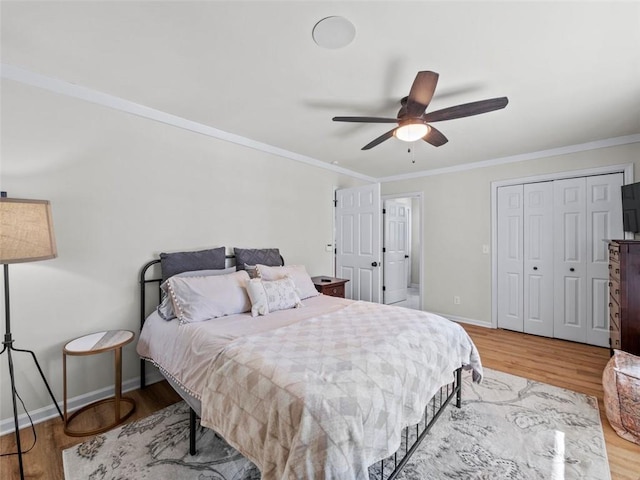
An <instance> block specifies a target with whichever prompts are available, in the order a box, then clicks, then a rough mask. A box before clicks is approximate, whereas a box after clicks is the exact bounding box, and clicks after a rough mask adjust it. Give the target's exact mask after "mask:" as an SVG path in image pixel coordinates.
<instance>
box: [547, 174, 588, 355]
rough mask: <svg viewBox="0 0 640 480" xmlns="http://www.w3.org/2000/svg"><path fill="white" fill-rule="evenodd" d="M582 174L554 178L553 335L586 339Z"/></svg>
mask: <svg viewBox="0 0 640 480" xmlns="http://www.w3.org/2000/svg"><path fill="white" fill-rule="evenodd" d="M586 183H587V181H586V179H585V178H570V179H567V180H556V181H555V182H554V188H553V190H554V191H553V194H554V205H555V206H554V210H555V212H554V232H555V241H554V244H555V245H554V256H555V279H554V285H555V295H554V297H555V298H554V329H553V332H554V336H555V337H556V338H563V339H565V340H573V341H576V342H583V343H584V342H586V340H587V318H586V314H587V312H586V310H587V301H586V299H587V284H586V283H587V261H586V250H587V238H586V237H587V235H586V234H587V229H586V210H585V198H586V197H585V188H586Z"/></svg>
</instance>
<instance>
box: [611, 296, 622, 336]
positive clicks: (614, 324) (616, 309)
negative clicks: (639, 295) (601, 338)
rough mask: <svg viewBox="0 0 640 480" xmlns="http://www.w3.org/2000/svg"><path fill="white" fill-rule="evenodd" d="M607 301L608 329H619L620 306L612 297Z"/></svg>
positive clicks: (617, 330) (616, 330)
mask: <svg viewBox="0 0 640 480" xmlns="http://www.w3.org/2000/svg"><path fill="white" fill-rule="evenodd" d="M610 300H611V301H610V302H609V330H610V331H615V332H619V331H620V306H619V305H618V302H616V301H615V300H614V299H610Z"/></svg>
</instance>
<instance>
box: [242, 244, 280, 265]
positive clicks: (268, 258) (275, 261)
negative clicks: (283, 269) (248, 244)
mask: <svg viewBox="0 0 640 480" xmlns="http://www.w3.org/2000/svg"><path fill="white" fill-rule="evenodd" d="M233 251H234V253H235V256H236V269H237V270H244V269H245V267H244V265H245V264H247V265H257V264H258V263H259V264H261V265H267V266H270V267H279V266H281V265H283V264H284V263H283V261H282V257H281V256H280V250H278V249H277V248H234V249H233Z"/></svg>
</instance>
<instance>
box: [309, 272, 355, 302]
mask: <svg viewBox="0 0 640 480" xmlns="http://www.w3.org/2000/svg"><path fill="white" fill-rule="evenodd" d="M311 280H312V281H313V284H314V285H315V287H316V290H318V291H319V292H320V293H323V294H325V295H329V296H331V297H340V298H344V284H345V283H347V282H348V281H349V280H347V279H345V278H335V277H327V276H324V275H323V276H319V277H311Z"/></svg>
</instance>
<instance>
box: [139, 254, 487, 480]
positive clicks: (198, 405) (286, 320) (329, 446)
mask: <svg viewBox="0 0 640 480" xmlns="http://www.w3.org/2000/svg"><path fill="white" fill-rule="evenodd" d="M233 259H234V257H233V256H230V255H225V261H226V262H227V264H228V263H229V262H233ZM159 262H160V260H154V261H151V262H149V263H147V264H146V265H145V266H144V267H143V269H142V271H141V274H140V285H141V333H140V337H139V341H138V346H137V351H138V354H139V355H140V357H141V387H142V388H144V382H145V362H146V361H149V362H151V363H152V364H154V365H155V366H157V367H158V368H159V370H160V371H161V373H162V374H163V375H164V377H165V378H166V379H167V380H168V381H169V383H170V384H171V385H172V387H173V388H174V389H175V390H176V391H177V392H178V393H179V394H180V396H181V397H182V398H184V399H185V401H186V402H187V403H188V404H189V406H190V407H191V425H190V426H191V435H190V438H191V441H190V451H191V453H194V452H195V447H196V446H195V429H196V420H197V418H198V417H199V418H200V423H201V425H202V426H205V427H207V428H211V429H213V430H214V431H215V432H216V433H217V434H219V435H220V436H221V437H223V438H224V439H225V440H226V441H227V442H228V443H229V444H230V445H232V446H233V447H234V448H236V449H237V450H238V451H239V452H240V453H242V454H243V455H244V456H245V457H247V458H249V459H250V460H251V461H252V462H253V463H255V464H256V465H257V467H258V468H259V469H260V471H261V474H262V478H263V479H264V480H272V479H278V480H279V479H285V478H286V479H289V478H296V479H318V478H340V479H345V480H346V479H354V480H355V479H357V480H365V479H369V478H376V479H377V478H380V479H381V480H390V479H393V478H396V477H397V476H398V475H399V474H400V472H401V471H402V469H403V467H404V466H405V464H406V463H407V461H408V460H409V458H410V457H411V455H412V454H413V452H414V451H415V450H416V449H417V448H418V445H419V444H420V442H421V441H422V440H423V439H424V438H425V436H427V435H428V432H429V430H430V429H431V427H432V425H433V424H434V423H435V422H436V420H437V419H438V418H439V417H440V415H441V414H442V412H443V411H444V409H445V407H446V406H447V405H448V404H449V403H451V402H454V403H455V405H456V406H457V407H458V408H460V406H461V376H462V370H463V369H468V370H471V371H472V375H473V379H474V381H478V382H479V381H480V380H481V378H482V366H481V362H480V358H479V355H478V352H477V350H476V348H475V346H474V345H473V342H472V341H471V339H470V338H469V337H468V335H467V334H466V332H465V331H464V329H462V328H461V327H460V326H459V325H457V324H455V323H453V322H450V321H448V320H446V319H444V318H442V317H439V316H437V315H433V314H430V313H427V312H421V311H415V310H408V309H404V308H400V307H393V306H387V305H380V304H373V303H369V302H359V301H352V300H348V299H341V298H336V297H329V296H325V295H319V294H317V292H316V294H315V295H314V294H312V293H310V292H309V291H308V288H309V286H308V284H305V285H304V287H305V288H296V289H295V291H296V292H300V291H301V290H302V291H305V289H306V291H307V293H308V295H309V296H307V297H305V298H304V299H302V300H301V301H299V302H298V303H299V304H301V305H302V306H301V308H283V309H276V310H275V311H273V310H272V311H269V312H268V315H256V316H252V312H251V310H250V311H244V312H242V313H233V314H225V315H219V316H217V317H216V318H211V319H205V320H204V321H195V322H189V321H187V322H185V321H183V317H179V318H174V319H171V320H166V319H164V318H162V317H161V315H160V314H159V313H158V310H159V309H155V310H154V311H153V312H152V313H151V314H150V315H147V312H148V310H149V302H148V296H147V295H146V293H145V291H146V290H147V287H148V286H149V285H152V284H157V285H159V284H160V283H161V282H162V280H163V279H162V278H158V275H150V276H151V278H147V277H148V272H150V271H153V269H154V268H157V267H155V266H156V265H157V264H158V263H159ZM281 263H282V264H283V263H284V262H283V261H282V262H281ZM227 264H225V265H223V267H226V266H227ZM243 265H244V264H243ZM246 266H247V267H248V265H246ZM269 268H271V270H269ZM287 268H289V270H286V269H287ZM293 268H298V267H294V266H290V267H264V270H262V271H263V272H272V273H273V272H280V271H281V270H286V271H287V272H291V271H292V270H290V269H293ZM195 270H199V268H196V269H195ZM220 270H223V269H220ZM230 270H233V269H227V270H225V272H229V271H230ZM297 271H298V270H296V272H297ZM221 273H222V272H221ZM243 275H247V274H246V273H244V272H243V273H242V274H240V273H238V272H236V273H225V274H223V275H219V276H218V277H217V278H216V279H212V278H209V279H208V280H205V279H204V278H203V277H201V276H199V275H198V274H195V275H194V279H187V280H179V279H177V278H175V279H174V280H171V281H168V279H166V278H165V279H164V280H165V282H166V283H167V284H174V285H178V284H179V283H178V282H179V281H184V282H191V284H194V282H196V281H198V282H205V281H206V282H209V283H212V284H213V283H215V285H214V286H219V285H226V284H225V283H223V282H227V280H229V281H230V280H231V279H232V278H236V277H237V278H240V279H244V278H245V277H244V276H243ZM285 277H286V281H287V282H289V281H290V282H291V283H292V284H295V285H300V283H301V282H302V281H303V280H304V278H303V279H302V280H300V277H295V276H293V277H291V276H290V275H288V274H287V275H286V276H285ZM246 278H247V279H248V275H247V277H246ZM195 279H198V280H195ZM293 279H296V281H297V283H295V282H293ZM234 281H235V280H234ZM304 281H306V280H304ZM248 282H250V284H249V283H246V288H247V290H248V291H249V290H250V286H253V284H254V283H256V284H263V285H270V286H272V285H271V284H273V285H276V284H278V282H285V280H284V279H279V280H274V281H267V280H264V279H263V280H248ZM177 288H178V287H177V286H176V290H177ZM224 288H226V286H225V287H224ZM280 288H282V285H280ZM172 294H174V292H173V291H172ZM213 295H215V294H213ZM225 295H226V296H225V298H230V296H229V294H225ZM231 296H233V295H231ZM300 297H302V295H300ZM250 300H253V297H252V296H251V298H250ZM299 300H300V299H299ZM229 302H231V303H233V302H232V300H229ZM249 303H250V307H253V310H254V312H253V313H254V314H255V313H256V312H255V310H256V308H255V305H257V304H258V302H256V303H255V304H254V303H252V302H251V301H250V302H249ZM174 305H177V309H178V310H179V309H180V308H181V307H180V302H178V301H175V297H174ZM299 306H300V305H299ZM188 308H189V307H185V310H187V309H188ZM216 308H218V307H216ZM238 308H240V309H242V308H246V307H237V308H236V310H237V309H238ZM193 310H194V311H197V310H198V309H197V308H194V309H193ZM207 315H208V313H206V312H205V313H202V314H201V318H206V317H207Z"/></svg>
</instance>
